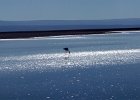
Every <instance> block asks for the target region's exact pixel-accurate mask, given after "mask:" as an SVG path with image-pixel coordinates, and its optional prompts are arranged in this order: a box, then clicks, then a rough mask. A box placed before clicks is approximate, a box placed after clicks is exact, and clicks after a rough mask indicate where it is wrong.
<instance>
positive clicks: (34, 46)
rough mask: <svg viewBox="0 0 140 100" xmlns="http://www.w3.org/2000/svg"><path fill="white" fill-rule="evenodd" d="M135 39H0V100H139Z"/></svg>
mask: <svg viewBox="0 0 140 100" xmlns="http://www.w3.org/2000/svg"><path fill="white" fill-rule="evenodd" d="M127 33H129V32H127ZM139 39H140V33H138V32H137V33H130V34H109V35H82V36H59V37H47V38H33V39H22V40H21V39H19V40H18V39H15V40H0V80H1V82H0V99H2V100H91V99H92V100H139V99H140V96H139V93H140V85H139V84H140V79H139V77H140V73H139V69H140V67H139V66H140V41H139ZM64 47H69V49H70V51H71V54H66V53H65V52H64V51H63V48H64Z"/></svg>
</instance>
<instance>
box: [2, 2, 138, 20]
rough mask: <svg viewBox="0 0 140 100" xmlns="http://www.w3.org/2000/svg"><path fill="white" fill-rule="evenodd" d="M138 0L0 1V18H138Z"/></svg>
mask: <svg viewBox="0 0 140 100" xmlns="http://www.w3.org/2000/svg"><path fill="white" fill-rule="evenodd" d="M139 10H140V0H0V20H11V21H13V20H18V21H19V20H102V19H120V18H140V11H139Z"/></svg>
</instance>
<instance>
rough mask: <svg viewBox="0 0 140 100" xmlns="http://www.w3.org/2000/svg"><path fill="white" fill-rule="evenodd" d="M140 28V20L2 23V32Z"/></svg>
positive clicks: (0, 28) (0, 24)
mask: <svg viewBox="0 0 140 100" xmlns="http://www.w3.org/2000/svg"><path fill="white" fill-rule="evenodd" d="M108 28H140V18H133V19H110V20H32V21H0V32H15V31H49V30H72V29H108Z"/></svg>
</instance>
